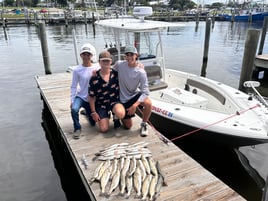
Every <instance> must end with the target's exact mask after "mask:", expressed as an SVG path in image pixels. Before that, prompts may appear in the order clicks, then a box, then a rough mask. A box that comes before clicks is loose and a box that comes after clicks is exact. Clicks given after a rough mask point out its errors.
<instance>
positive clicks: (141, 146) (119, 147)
mask: <svg viewBox="0 0 268 201" xmlns="http://www.w3.org/2000/svg"><path fill="white" fill-rule="evenodd" d="M147 145H148V143H146V142H138V143H135V144H129V143H120V144H114V145H111V146H109V147H107V148H105V149H103V150H100V151H99V152H98V153H95V155H96V156H95V157H94V158H93V160H102V161H106V160H113V159H116V158H117V159H119V158H122V157H126V156H132V157H135V158H136V159H140V158H141V155H144V156H145V157H150V156H151V155H152V154H151V151H150V150H149V149H148V148H147Z"/></svg>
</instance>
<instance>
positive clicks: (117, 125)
mask: <svg viewBox="0 0 268 201" xmlns="http://www.w3.org/2000/svg"><path fill="white" fill-rule="evenodd" d="M120 126H121V123H120V120H119V119H114V129H117V128H119V127H120Z"/></svg>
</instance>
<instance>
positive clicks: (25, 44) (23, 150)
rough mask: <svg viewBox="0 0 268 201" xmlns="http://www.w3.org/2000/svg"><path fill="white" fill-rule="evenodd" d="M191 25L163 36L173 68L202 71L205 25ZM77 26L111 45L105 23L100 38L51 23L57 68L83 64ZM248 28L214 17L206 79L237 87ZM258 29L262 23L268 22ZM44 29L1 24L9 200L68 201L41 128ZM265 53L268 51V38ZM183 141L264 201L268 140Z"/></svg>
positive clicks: (4, 179)
mask: <svg viewBox="0 0 268 201" xmlns="http://www.w3.org/2000/svg"><path fill="white" fill-rule="evenodd" d="M184 24H185V27H180V28H176V29H173V30H171V31H170V32H163V34H162V35H163V43H164V44H165V45H164V51H165V55H166V62H167V66H168V67H169V68H174V69H180V70H183V71H188V72H191V73H195V74H200V71H201V66H202V57H203V46H204V34H205V23H204V22H200V24H199V27H198V29H197V30H196V27H195V23H194V22H188V23H184ZM73 28H74V29H75V30H76V39H77V45H78V46H79V47H80V46H81V45H82V44H83V43H86V42H90V43H92V44H93V45H94V46H95V47H96V49H97V51H98V52H99V51H100V50H102V49H103V48H104V46H105V43H104V41H103V38H102V34H101V31H100V30H99V29H98V27H96V35H95V36H94V35H93V29H92V26H91V25H87V26H85V25H76V26H69V27H67V28H66V27H65V26H47V27H46V31H47V40H48V50H49V56H50V63H51V69H52V72H53V73H57V72H63V71H65V70H66V69H67V67H68V66H70V65H74V64H76V57H75V54H74V45H73V38H72V29H73ZM248 28H249V26H248V25H247V24H245V23H244V24H239V23H236V24H234V25H233V26H231V24H230V23H228V22H216V23H215V26H214V29H212V32H211V36H210V49H209V56H208V66H207V77H209V78H212V79H216V80H218V81H221V82H223V83H227V84H229V85H231V86H233V87H235V88H237V87H238V84H239V76H240V69H241V65H242V59H243V58H242V57H243V51H244V45H245V37H246V31H247V29H248ZM254 28H261V24H260V25H254ZM37 33H38V29H37V28H36V27H34V26H31V27H26V26H13V27H8V28H7V29H6V31H4V30H3V29H2V28H1V29H0V58H1V63H0V69H1V71H0V76H1V79H0V86H1V88H0V94H1V97H2V98H1V99H0V103H1V107H0V128H1V140H0V153H1V156H0V158H1V160H0V163H1V165H0V167H1V172H0V195H1V200H2V201H16V200H18V201H31V200H45V201H53V200H57V201H60V200H67V198H66V196H65V193H64V191H63V188H62V184H61V180H60V177H59V176H58V173H57V170H56V168H55V167H54V162H53V158H52V155H51V150H50V148H49V145H48V142H47V140H46V137H45V132H44V130H43V128H42V126H41V122H42V117H41V116H42V114H41V113H42V101H41V100H40V95H39V90H38V89H37V88H36V83H35V80H34V76H36V75H43V74H44V67H43V66H44V65H43V59H42V51H41V48H40V40H39V37H38V34H37ZM266 41H267V39H266ZM263 52H264V53H265V52H266V53H267V52H268V45H267V43H266V44H265V46H264V51H263ZM182 147H183V149H185V150H187V151H189V154H190V155H192V156H193V157H195V158H196V160H197V161H199V162H200V163H201V164H202V165H204V166H205V167H207V168H209V170H210V171H211V172H212V173H213V174H215V175H216V176H218V177H220V178H221V179H222V180H223V181H224V182H226V183H227V184H228V185H229V186H231V187H232V188H234V189H235V190H237V191H238V192H239V193H240V194H241V195H242V196H244V197H245V198H246V199H247V200H252V201H253V200H254V201H256V200H261V196H262V195H261V190H259V189H261V188H263V187H264V184H265V181H264V179H263V178H266V177H267V172H268V171H267V170H268V160H267V157H268V145H267V144H262V145H256V146H253V147H240V148H238V149H233V148H230V147H221V146H218V145H217V144H208V145H207V144H200V143H199V144H198V143H194V142H192V143H191V142H190V143H189V144H186V145H184V146H182ZM212 153H213V154H212ZM239 159H241V161H242V162H240V160H239ZM266 161H267V162H266ZM249 172H250V174H249ZM249 175H252V176H253V177H254V179H252V177H250V176H249Z"/></svg>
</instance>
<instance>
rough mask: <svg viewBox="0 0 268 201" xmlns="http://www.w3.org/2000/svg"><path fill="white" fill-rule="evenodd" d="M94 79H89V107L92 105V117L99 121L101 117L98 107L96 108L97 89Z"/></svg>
mask: <svg viewBox="0 0 268 201" xmlns="http://www.w3.org/2000/svg"><path fill="white" fill-rule="evenodd" d="M93 79H94V78H91V79H90V81H89V86H90V87H89V90H88V94H89V95H88V102H89V107H90V110H91V114H90V115H91V117H92V119H93V120H94V121H95V122H97V121H99V120H100V117H99V115H98V113H97V112H96V108H95V102H96V99H95V97H96V96H95V90H94V84H93Z"/></svg>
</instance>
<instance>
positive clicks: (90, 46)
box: [80, 43, 95, 56]
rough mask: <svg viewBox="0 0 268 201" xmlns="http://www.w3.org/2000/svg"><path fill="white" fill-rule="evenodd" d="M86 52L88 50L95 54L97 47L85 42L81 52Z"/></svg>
mask: <svg viewBox="0 0 268 201" xmlns="http://www.w3.org/2000/svg"><path fill="white" fill-rule="evenodd" d="M85 52H87V53H89V54H91V55H92V56H93V55H94V53H95V48H94V47H93V46H92V45H91V44H89V43H87V44H84V45H83V46H82V47H81V49H80V54H83V53H85Z"/></svg>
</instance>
